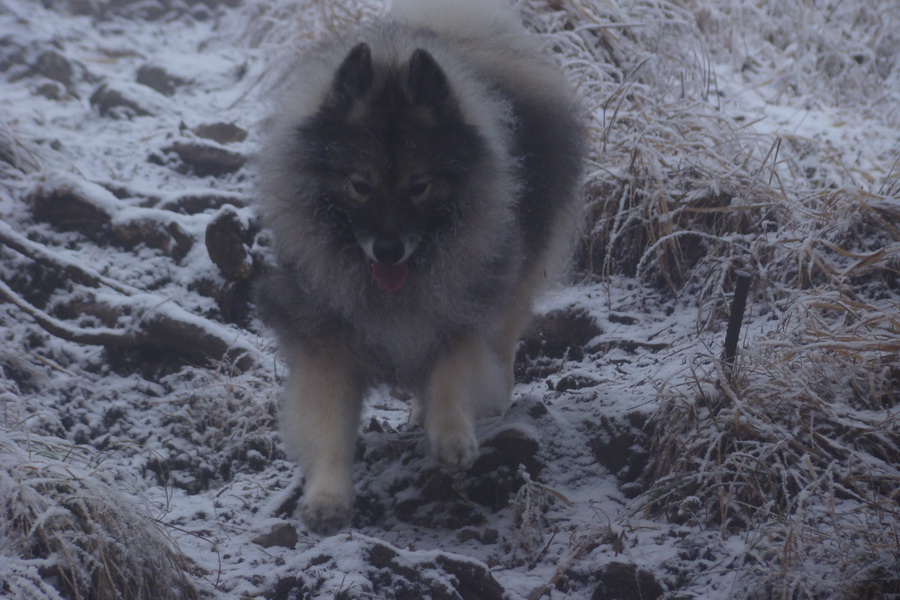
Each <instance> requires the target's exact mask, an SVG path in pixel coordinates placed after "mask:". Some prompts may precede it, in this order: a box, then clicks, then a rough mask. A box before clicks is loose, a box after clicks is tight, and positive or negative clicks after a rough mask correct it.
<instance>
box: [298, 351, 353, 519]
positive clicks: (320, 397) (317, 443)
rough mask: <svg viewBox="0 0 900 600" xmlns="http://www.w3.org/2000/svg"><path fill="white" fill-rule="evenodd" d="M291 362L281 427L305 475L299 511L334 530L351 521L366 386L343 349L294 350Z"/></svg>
mask: <svg viewBox="0 0 900 600" xmlns="http://www.w3.org/2000/svg"><path fill="white" fill-rule="evenodd" d="M288 361H289V367H290V373H289V376H288V381H287V385H286V386H285V394H286V397H285V405H284V412H283V415H282V424H283V425H282V429H283V431H284V435H285V437H286V443H287V444H288V445H289V446H291V447H293V448H294V449H295V450H296V452H297V454H298V455H299V459H300V465H301V467H302V469H303V473H304V475H305V478H306V482H305V485H304V495H303V500H302V502H301V504H300V509H299V513H300V516H301V518H302V519H303V521H304V522H305V523H306V525H307V527H309V529H310V530H311V531H313V532H315V533H319V534H330V533H334V532H336V531H338V530H339V529H341V528H342V527H345V526H346V525H347V524H348V523H349V522H350V516H351V509H352V501H353V478H352V470H353V454H354V449H355V447H356V436H357V429H358V426H359V414H360V410H361V406H362V396H363V392H364V386H363V383H362V379H361V377H359V376H358V375H357V374H356V372H355V369H354V368H353V366H352V362H351V361H350V360H348V358H347V356H346V352H343V351H341V350H340V349H339V348H333V347H325V348H321V347H320V348H317V349H316V350H315V351H305V350H295V351H293V352H292V353H291V354H290V355H289V356H288Z"/></svg>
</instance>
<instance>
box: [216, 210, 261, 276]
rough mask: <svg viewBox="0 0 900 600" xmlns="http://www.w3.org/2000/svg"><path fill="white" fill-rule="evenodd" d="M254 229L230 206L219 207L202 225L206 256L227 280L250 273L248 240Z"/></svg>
mask: <svg viewBox="0 0 900 600" xmlns="http://www.w3.org/2000/svg"><path fill="white" fill-rule="evenodd" d="M253 234H254V232H253V231H252V230H251V228H250V227H249V226H248V225H247V224H246V223H244V222H243V221H242V219H241V217H240V215H239V214H238V212H237V210H236V209H235V208H234V207H232V206H225V207H223V208H221V209H220V210H219V212H218V214H217V215H216V216H215V217H213V218H212V220H211V221H210V222H209V225H207V226H206V249H207V251H208V252H209V258H210V259H211V260H212V261H213V263H215V265H216V266H217V267H219V271H220V272H221V273H222V276H223V277H225V279H228V280H229V281H240V280H245V279H249V278H250V276H251V275H253V256H252V255H251V253H250V248H249V247H248V244H252V240H253Z"/></svg>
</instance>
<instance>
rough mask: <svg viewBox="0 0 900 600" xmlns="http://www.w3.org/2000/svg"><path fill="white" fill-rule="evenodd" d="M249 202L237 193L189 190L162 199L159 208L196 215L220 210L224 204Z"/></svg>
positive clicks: (232, 204) (245, 204) (245, 203)
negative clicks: (195, 191)
mask: <svg viewBox="0 0 900 600" xmlns="http://www.w3.org/2000/svg"><path fill="white" fill-rule="evenodd" d="M247 204H249V200H248V199H247V198H244V197H242V196H239V195H237V194H217V193H214V192H210V193H199V194H198V193H194V192H189V193H185V194H180V195H177V196H174V197H171V198H167V199H165V200H163V201H161V202H160V203H159V206H158V208H164V209H166V210H171V211H172V212H178V213H182V214H185V215H196V214H198V213H202V212H204V211H207V210H218V209H220V208H222V207H223V206H238V207H241V206H247Z"/></svg>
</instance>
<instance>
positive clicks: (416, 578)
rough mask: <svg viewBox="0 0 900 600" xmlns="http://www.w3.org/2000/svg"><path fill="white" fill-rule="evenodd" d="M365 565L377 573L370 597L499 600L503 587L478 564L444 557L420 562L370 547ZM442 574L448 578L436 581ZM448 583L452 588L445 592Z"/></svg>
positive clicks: (411, 556)
mask: <svg viewBox="0 0 900 600" xmlns="http://www.w3.org/2000/svg"><path fill="white" fill-rule="evenodd" d="M368 563H369V565H371V566H372V567H374V568H375V569H377V571H376V572H375V573H373V575H372V586H373V589H372V592H373V594H375V595H377V596H381V597H385V598H392V599H394V600H419V599H421V598H430V599H432V600H460V599H461V600H502V599H503V598H505V594H506V593H505V591H504V589H503V586H501V585H500V583H499V582H498V581H497V580H496V579H494V576H493V575H492V574H491V572H490V571H489V570H488V568H487V567H485V566H484V565H483V564H481V563H477V562H473V561H468V560H465V559H461V558H458V557H450V556H448V555H446V554H440V553H439V554H438V555H437V556H435V557H433V558H431V557H430V556H429V558H428V559H423V558H420V557H417V556H415V555H414V554H407V555H405V556H401V555H400V553H399V552H398V551H397V550H394V549H393V548H390V547H389V546H387V545H385V544H381V543H377V542H376V543H373V544H372V547H371V548H370V549H369V553H368ZM434 571H443V572H444V573H446V574H448V575H450V577H449V578H448V577H435V576H434V575H432V574H431V573H433V572H434ZM448 579H449V581H450V582H451V585H452V588H450V589H448V587H447V585H446V583H445V582H446V581H447V580H448Z"/></svg>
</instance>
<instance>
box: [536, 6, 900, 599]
mask: <svg viewBox="0 0 900 600" xmlns="http://www.w3.org/2000/svg"><path fill="white" fill-rule="evenodd" d="M525 4H526V6H527V7H528V9H529V10H530V11H533V12H532V13H531V14H530V19H531V22H530V24H531V26H532V27H534V28H535V29H538V30H539V31H545V32H546V33H547V39H548V40H549V42H550V44H551V45H552V46H553V47H554V49H555V50H556V51H557V53H558V54H557V55H558V56H559V60H560V62H561V63H562V64H563V65H564V66H565V68H566V69H567V70H568V71H569V72H570V73H571V74H572V76H573V78H574V79H575V80H576V81H577V82H578V83H579V86H580V91H581V93H582V96H583V97H584V98H585V102H586V104H587V108H588V110H589V111H590V115H591V117H592V120H591V136H592V140H593V145H592V146H593V148H594V154H593V155H592V164H593V168H592V171H591V172H590V175H589V179H588V182H587V185H586V188H585V189H586V195H587V199H588V216H589V218H588V224H589V225H588V229H587V230H586V232H585V236H584V240H583V244H582V245H581V248H580V252H579V258H578V262H577V267H578V270H579V273H580V275H581V276H582V277H583V278H584V279H586V280H588V281H590V280H596V279H600V280H602V279H605V278H610V277H616V276H622V275H625V276H629V277H638V278H640V279H642V280H643V281H644V282H646V283H647V284H650V285H653V286H655V287H657V288H659V289H662V290H667V291H668V293H669V294H671V295H672V296H674V297H677V298H681V299H682V300H684V301H685V302H688V301H689V303H690V304H694V305H695V306H696V309H697V311H698V314H699V315H700V317H699V318H698V330H700V331H701V332H702V331H704V330H707V331H714V332H716V331H717V332H721V331H722V330H723V329H724V320H725V317H727V306H728V302H727V300H728V298H729V294H730V292H731V291H732V288H731V286H732V273H733V270H734V269H736V268H740V269H743V270H746V271H749V272H750V273H751V274H752V275H753V277H754V283H755V284H754V291H753V297H752V302H751V315H752V316H751V319H754V326H753V328H752V329H748V330H747V331H746V332H745V334H744V335H745V337H746V336H747V335H748V334H750V335H752V336H753V337H752V341H751V342H749V343H746V341H745V344H746V346H747V347H745V348H744V349H743V350H742V352H741V354H740V355H739V360H738V363H737V367H736V370H735V371H734V372H733V373H729V374H727V375H726V373H724V371H723V367H722V365H721V362H720V360H719V358H718V357H717V356H706V357H700V358H698V359H697V360H696V361H695V362H694V364H693V365H692V367H691V369H689V370H688V371H687V372H685V373H684V374H683V377H682V378H681V380H680V382H679V383H676V384H674V385H672V386H670V387H666V388H664V389H661V390H660V400H661V405H660V410H659V413H658V414H657V416H656V418H655V419H654V424H655V430H654V448H653V451H652V453H651V455H652V457H653V459H652V464H651V466H650V468H649V470H648V472H647V473H646V475H645V481H644V483H645V485H646V486H647V492H646V493H645V495H644V496H643V497H642V498H641V499H640V503H641V506H642V507H643V508H644V509H646V510H647V511H648V512H649V513H651V514H655V515H658V516H664V517H666V518H668V519H670V520H673V521H676V522H683V523H692V524H695V525H697V526H699V527H719V528H721V529H722V531H723V533H724V534H730V533H738V532H740V533H741V534H742V535H743V536H744V537H745V539H747V540H748V542H751V547H752V549H751V551H750V552H749V553H748V555H747V557H746V567H745V569H746V570H745V571H744V572H743V573H742V575H741V577H740V582H741V585H740V586H738V588H737V589H744V590H747V591H746V592H745V596H746V597H748V598H792V599H794V598H796V599H800V598H831V597H845V598H875V597H887V595H888V594H900V582H898V580H897V578H896V576H895V575H893V574H894V573H896V572H898V567H900V550H898V548H900V543H898V540H900V512H898V510H897V508H896V507H897V504H898V501H900V497H898V491H897V490H898V489H900V471H898V469H897V465H898V464H900V433H898V428H897V418H898V416H900V415H898V410H900V403H898V400H900V398H898V395H900V227H898V225H897V223H900V185H898V181H900V179H898V165H897V159H896V155H894V156H891V155H890V154H891V153H890V152H889V151H887V150H882V149H881V148H879V147H877V146H873V147H872V148H865V152H864V153H863V154H864V155H865V159H861V158H860V157H859V155H855V154H854V153H855V152H857V150H858V148H856V147H853V146H852V145H850V146H847V147H835V146H834V145H833V143H832V142H831V141H830V140H828V139H815V138H810V137H804V136H795V135H783V136H768V135H760V134H756V133H754V130H755V129H756V128H754V125H755V121H754V120H755V119H756V118H757V117H756V116H755V115H754V113H752V111H748V113H747V114H746V115H743V114H741V113H740V98H737V99H734V98H731V97H730V96H729V95H728V93H727V92H725V91H723V90H722V89H720V85H719V83H720V82H719V80H718V78H717V75H716V69H715V68H714V67H713V66H712V65H713V63H717V64H724V65H730V67H731V69H733V70H735V71H737V72H740V73H741V74H742V76H743V83H744V84H745V86H746V88H747V89H748V90H749V91H751V92H753V91H758V92H759V93H760V94H761V95H765V96H767V97H769V98H770V102H774V103H778V104H782V105H784V106H791V107H793V110H797V111H801V110H811V111H815V110H818V109H820V108H823V109H829V107H839V109H840V110H843V111H846V112H845V113H843V114H846V115H847V116H848V118H859V119H872V120H873V122H874V123H877V125H878V126H884V127H893V128H896V127H897V126H898V124H900V119H898V117H900V113H898V109H897V106H900V103H898V102H897V100H898V97H900V62H898V61H900V59H898V56H900V52H898V49H900V34H898V33H897V32H898V29H897V28H896V24H897V22H900V9H898V7H897V5H896V3H892V2H888V1H886V0H878V1H876V2H873V3H865V2H837V3H827V2H819V1H815V0H811V1H808V2H792V3H786V4H785V3H781V2H773V1H769V0H756V1H752V0H751V1H748V2H737V1H735V0H713V1H712V2H702V3H700V2H693V1H688V2H667V1H665V0H656V1H653V0H638V1H633V2H626V1H622V2H603V3H599V2H587V1H581V0H571V1H567V2H553V1H538V0H533V1H529V2H526V3H525ZM726 109H727V110H726ZM868 139H869V138H866V140H867V141H868ZM873 139H874V138H873ZM884 148H885V149H887V148H889V144H884Z"/></svg>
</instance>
